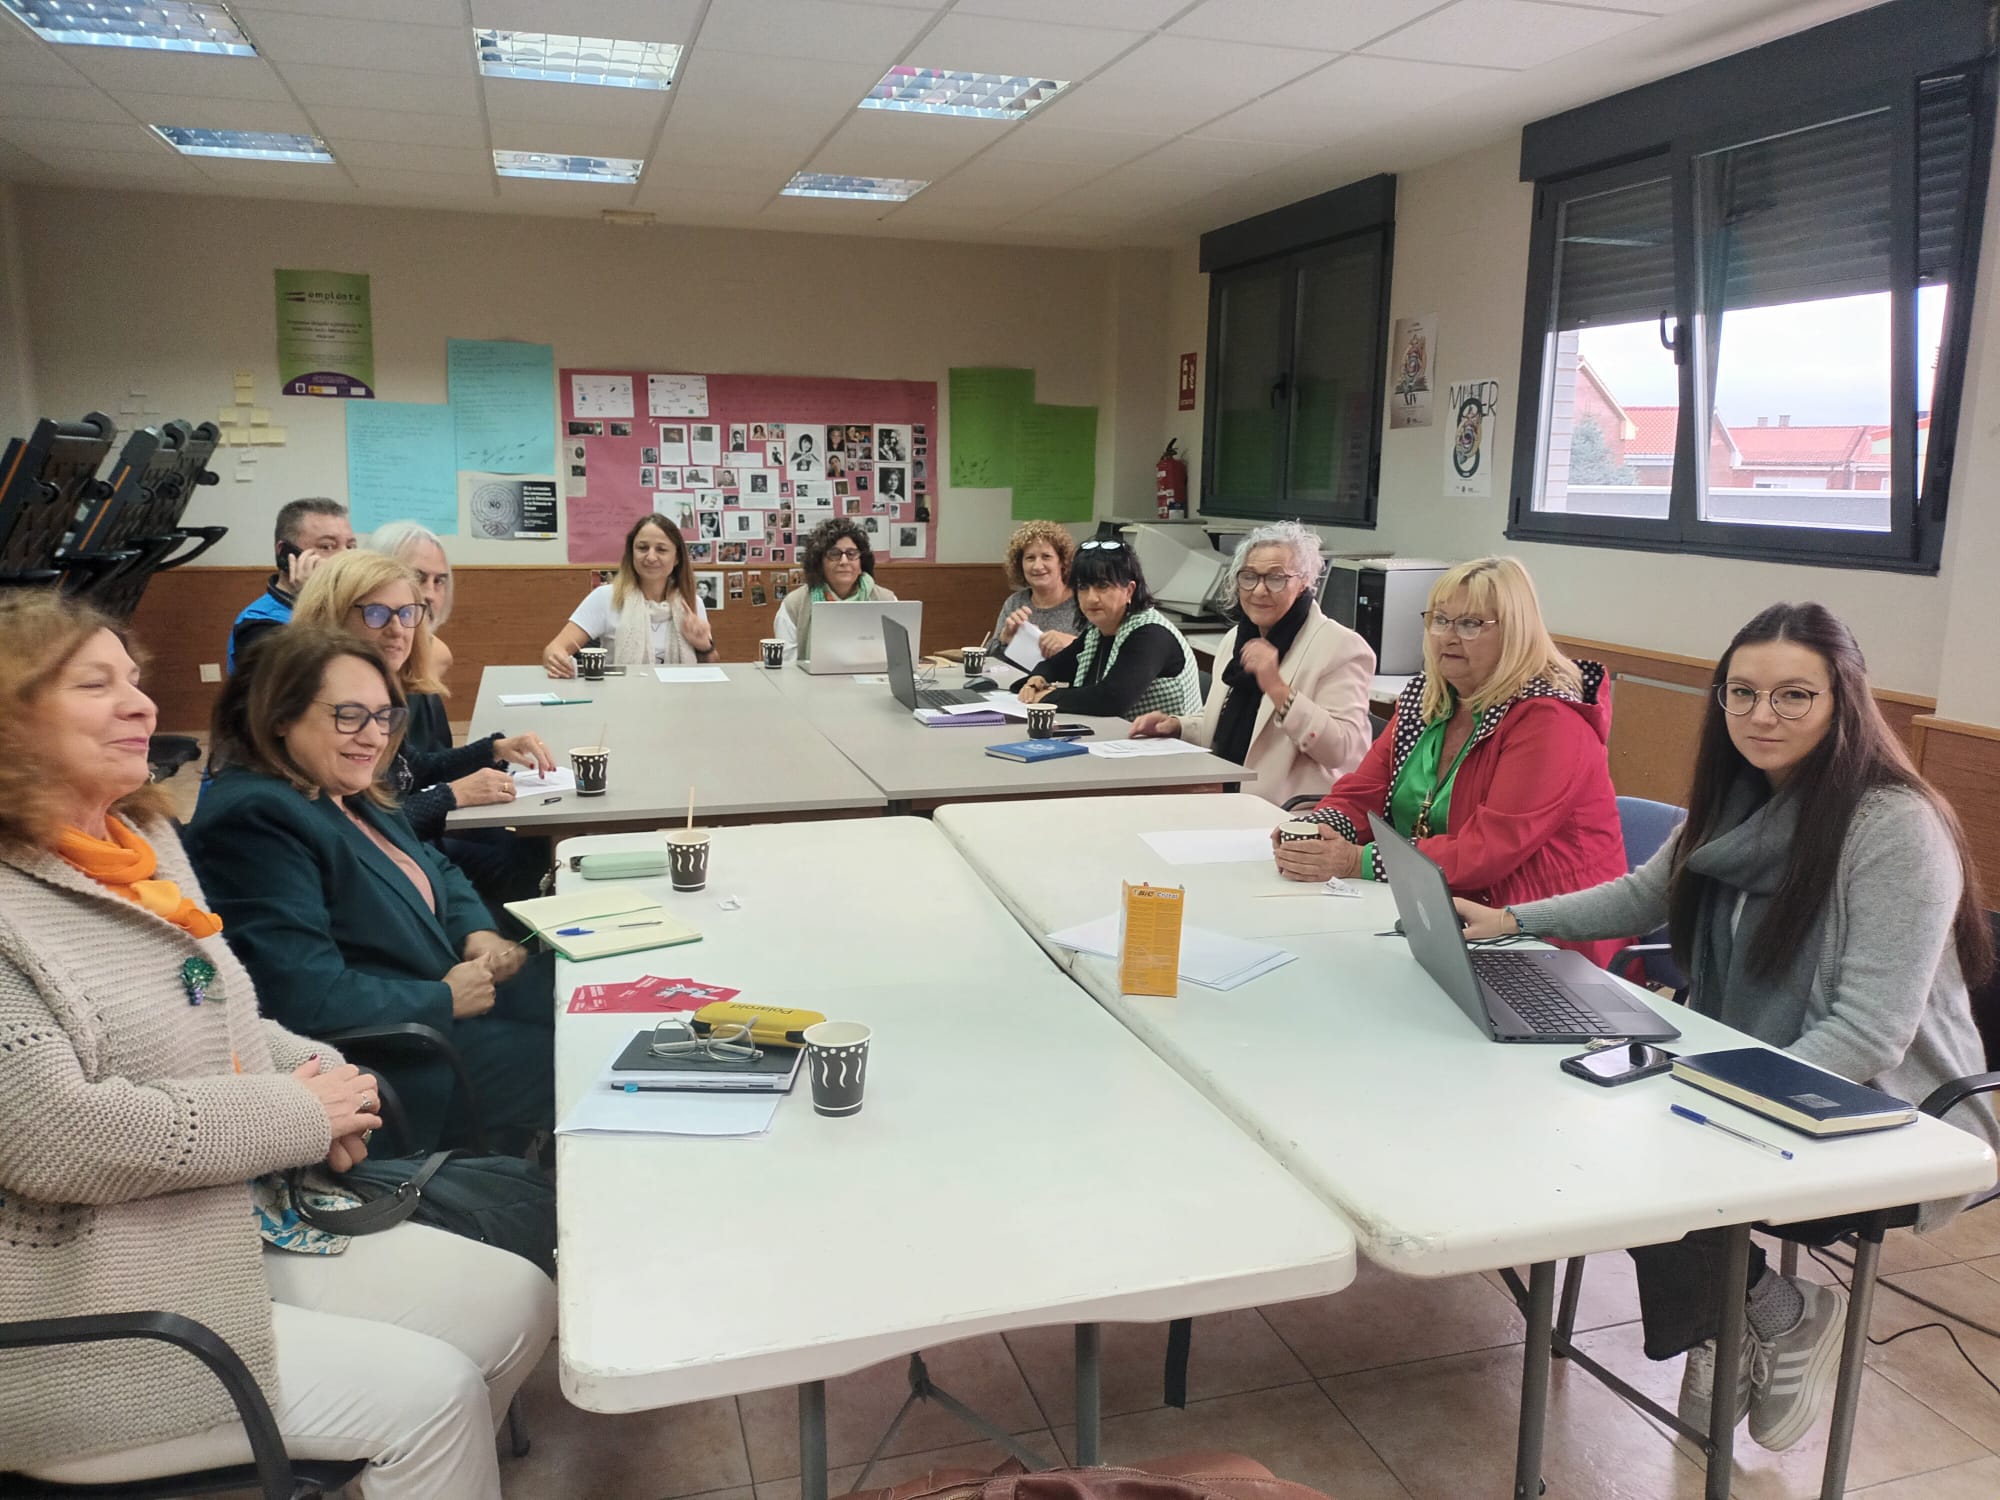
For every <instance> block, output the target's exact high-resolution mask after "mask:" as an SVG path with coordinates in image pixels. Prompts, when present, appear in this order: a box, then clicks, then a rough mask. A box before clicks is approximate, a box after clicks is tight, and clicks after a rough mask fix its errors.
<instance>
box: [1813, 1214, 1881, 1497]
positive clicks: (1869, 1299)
mask: <svg viewBox="0 0 2000 1500" xmlns="http://www.w3.org/2000/svg"><path fill="white" fill-rule="evenodd" d="M1887 1217H1888V1216H1887V1215H1886V1214H1879V1213H1878V1214H1870V1215H1869V1216H1868V1219H1867V1221H1866V1222H1865V1223H1864V1224H1863V1225H1862V1226H1861V1234H1860V1236H1859V1238H1858V1239H1857V1240H1856V1242H1855V1246H1854V1281H1853V1284H1852V1285H1851V1286H1850V1287H1849V1288H1848V1292H1847V1331H1846V1341H1845V1342H1844V1343H1843V1344H1842V1345H1841V1346H1840V1381H1839V1383H1838V1384H1837V1385H1835V1386H1834V1388H1833V1427H1832V1430H1831V1431H1829V1432H1828V1433H1827V1437H1826V1474H1825V1480H1824V1482H1823V1483H1822V1484H1821V1486H1820V1494H1821V1496H1822V1497H1825V1496H1829V1495H1830V1496H1832V1497H1833V1500H1840V1497H1841V1496H1842V1495H1843V1494H1845V1493H1846V1491H1847V1455H1848V1452H1849V1450H1850V1449H1852V1448H1853V1446H1854V1419H1855V1417H1856V1416H1857V1415H1858V1414H1859V1412H1860V1410H1861V1357H1862V1356H1863V1355H1864V1354H1866V1353H1867V1352H1868V1313H1869V1309H1870V1307H1871V1306H1872V1305H1873V1304H1874V1301H1875V1273H1876V1270H1877V1268H1878V1266H1879V1264H1880V1262H1881V1259H1882V1230H1883V1225H1884V1222H1885V1221H1886V1219H1887Z"/></svg>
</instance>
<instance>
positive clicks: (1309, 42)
mask: <svg viewBox="0 0 2000 1500" xmlns="http://www.w3.org/2000/svg"><path fill="white" fill-rule="evenodd" d="M1448 4H1450V0H1202V3H1201V4H1200V5H1198V6H1196V7H1195V8H1194V10H1192V11H1191V12H1189V13H1188V14H1187V15H1185V16H1182V17H1181V18H1180V19H1179V20H1178V21H1176V22H1174V23H1173V25H1171V26H1169V27H1168V28H1167V32H1168V34H1169V35H1171V36H1194V37H1203V38H1206V39H1208V40H1211V41H1221V42H1261V43H1263V44H1264V45H1266V46H1270V47H1320V48H1324V49H1325V50H1327V51H1329V52H1346V51H1350V50H1352V49H1354V48H1357V47H1361V46H1363V45H1365V44H1366V43H1368V42H1372V41H1374V40H1375V39H1376V38H1377V37H1379V36H1381V35H1382V34H1383V33H1384V32H1386V31H1393V30H1394V29H1395V28H1396V27H1398V26H1401V25H1403V24H1404V23H1406V22H1409V21H1414V20H1416V19H1417V18H1418V17H1419V16H1422V15H1424V14H1425V13H1426V12H1428V11H1433V10H1437V9H1438V8H1439V7H1440V6H1443V5H1448Z"/></svg>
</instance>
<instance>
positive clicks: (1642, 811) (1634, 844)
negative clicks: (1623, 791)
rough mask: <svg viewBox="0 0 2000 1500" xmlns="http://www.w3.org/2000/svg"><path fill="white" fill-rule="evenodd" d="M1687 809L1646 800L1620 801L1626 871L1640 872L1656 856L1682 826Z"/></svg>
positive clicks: (1619, 816) (1620, 799) (1619, 828)
mask: <svg viewBox="0 0 2000 1500" xmlns="http://www.w3.org/2000/svg"><path fill="white" fill-rule="evenodd" d="M1686 816H1687V809H1686V808H1684V807H1675V806H1674V805H1673V804H1672V803H1671V802H1648V801H1647V800H1646V799H1645V798H1644V797H1620V798H1619V799H1618V830H1619V832H1620V833H1621V834H1623V835H1624V838H1625V868H1626V869H1627V870H1636V869H1638V868H1639V866H1641V865H1643V864H1644V863H1645V862H1646V861H1647V860H1649V859H1651V858H1652V857H1653V856H1654V855H1655V854H1657V853H1659V852H1660V845H1662V844H1664V843H1665V842H1666V841H1667V837H1668V835H1669V834H1671V833H1672V832H1673V831H1674V829H1676V828H1678V827H1679V826H1680V823H1681V820H1682V819H1683V818H1685V817H1686Z"/></svg>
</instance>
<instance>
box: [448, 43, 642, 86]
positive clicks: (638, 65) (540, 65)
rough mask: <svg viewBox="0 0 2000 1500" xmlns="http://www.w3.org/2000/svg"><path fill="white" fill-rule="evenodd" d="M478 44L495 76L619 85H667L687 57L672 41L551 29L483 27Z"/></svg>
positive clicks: (482, 65)
mask: <svg viewBox="0 0 2000 1500" xmlns="http://www.w3.org/2000/svg"><path fill="white" fill-rule="evenodd" d="M473 45H474V47H475V49H476V50H477V51H478V53H479V71H480V72H482V73H484V74H486V75H488V76H489V77H492V78H531V79H538V80H541V81H543V82H548V83H595V84H602V85H604V86H606V87H608V88H619V89H663V88H666V87H667V86H668V85H669V84H671V83H672V82H673V81H674V69H675V68H676V67H678V66H679V65H680V60H681V49H680V48H679V47H677V46H675V45H674V44H673V43H672V42H621V41H617V40H615V39H613V38H611V37H601V36H559V35H557V34H556V33H554V32H548V31H481V32H477V33H475V34H474V37H473Z"/></svg>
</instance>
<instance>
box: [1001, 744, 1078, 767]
mask: <svg viewBox="0 0 2000 1500" xmlns="http://www.w3.org/2000/svg"><path fill="white" fill-rule="evenodd" d="M986 753H987V754H988V755H997V756H998V757H999V758H1000V759H1002V760H1018V761H1021V762H1022V763H1024V764H1027V765H1032V764H1034V762H1036V761H1038V760H1061V759H1062V758H1063V757H1064V756H1065V755H1088V754H1090V750H1089V748H1088V747H1087V746H1084V745H1075V744H1071V743H1070V742H1069V741H1068V740H1019V741H1016V742H1015V743H1014V744H1011V745H988V746H987V747H986Z"/></svg>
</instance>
